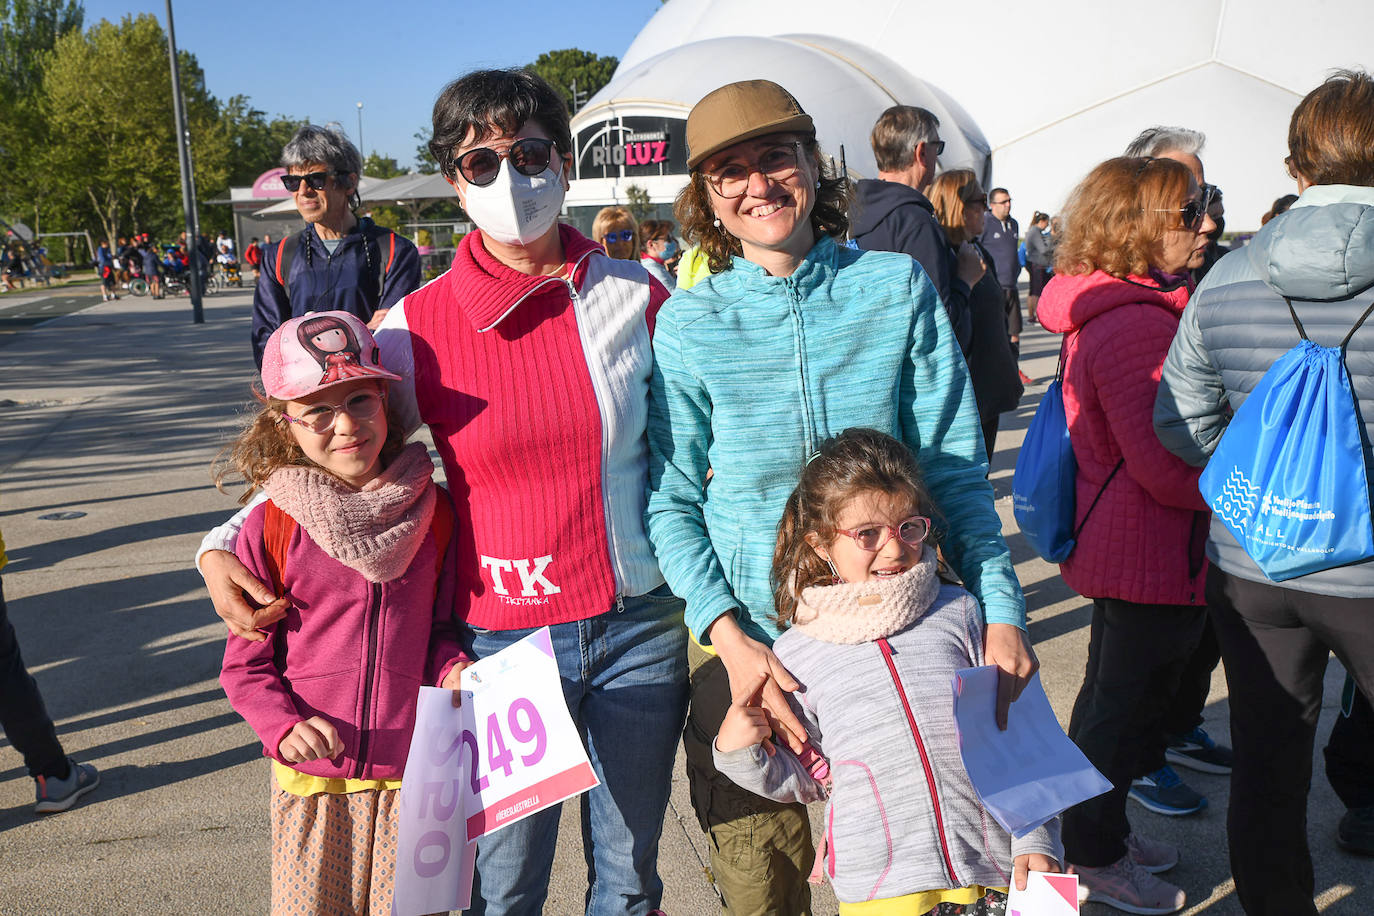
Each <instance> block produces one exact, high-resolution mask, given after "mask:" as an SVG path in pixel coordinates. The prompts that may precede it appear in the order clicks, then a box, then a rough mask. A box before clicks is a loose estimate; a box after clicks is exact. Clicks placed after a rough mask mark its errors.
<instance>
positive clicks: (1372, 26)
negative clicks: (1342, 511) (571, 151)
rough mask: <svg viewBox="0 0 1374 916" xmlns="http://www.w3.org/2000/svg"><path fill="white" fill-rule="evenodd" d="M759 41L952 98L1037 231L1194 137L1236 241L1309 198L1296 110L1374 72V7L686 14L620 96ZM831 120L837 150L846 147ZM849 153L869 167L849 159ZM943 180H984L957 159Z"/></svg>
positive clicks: (810, 7) (869, 0)
mask: <svg viewBox="0 0 1374 916" xmlns="http://www.w3.org/2000/svg"><path fill="white" fill-rule="evenodd" d="M744 31H747V32H748V33H749V34H750V35H764V36H767V35H795V34H796V33H825V34H826V35H828V36H831V38H830V39H827V41H836V40H838V41H843V42H847V43H850V45H851V47H856V48H858V49H860V51H858V52H856V53H855V55H854V62H855V65H856V66H857V67H860V68H866V67H867V66H868V64H869V61H870V58H869V57H867V56H866V54H865V51H866V52H867V54H872V55H874V56H873V57H872V58H871V59H872V60H881V61H883V62H884V63H887V62H891V63H894V64H895V65H896V66H897V67H899V68H901V69H903V70H905V71H906V72H907V73H908V74H910V76H911V78H912V79H916V78H919V79H921V80H924V81H927V82H928V83H929V84H933V85H936V86H941V87H943V88H944V89H945V90H946V91H948V92H949V93H951V94H953V95H954V96H956V97H957V98H958V100H959V103H960V104H961V105H962V106H963V110H964V111H966V112H967V113H968V115H970V116H971V118H972V121H973V122H974V123H976V126H977V128H981V131H982V133H983V134H984V135H985V136H986V137H987V138H988V140H989V141H990V142H991V148H992V157H993V168H992V170H993V174H992V180H993V181H994V183H996V184H1001V185H1005V186H1007V187H1008V188H1010V189H1011V191H1012V196H1013V198H1014V199H1015V206H1014V213H1015V215H1016V216H1017V217H1018V218H1019V219H1020V220H1021V221H1022V223H1023V224H1024V223H1025V222H1026V220H1027V219H1028V218H1029V216H1030V214H1031V211H1032V210H1035V209H1039V210H1047V211H1055V210H1058V209H1059V207H1060V206H1061V205H1062V204H1063V201H1064V198H1065V197H1066V196H1067V194H1068V192H1069V191H1070V190H1071V189H1072V187H1073V185H1074V184H1076V183H1077V181H1078V180H1079V179H1080V178H1081V177H1082V176H1083V175H1084V174H1085V173H1086V172H1087V171H1088V170H1089V169H1090V168H1091V167H1092V166H1093V165H1095V164H1096V163H1097V162H1100V161H1101V160H1103V159H1106V158H1108V157H1110V156H1114V155H1120V153H1121V152H1122V150H1123V149H1124V147H1125V146H1126V144H1127V143H1128V142H1129V141H1130V140H1131V138H1132V137H1134V136H1135V135H1136V134H1137V133H1138V132H1139V131H1140V130H1141V129H1142V128H1145V127H1148V126H1151V125H1155V124H1170V125H1173V124H1176V125H1182V126H1185V127H1191V128H1194V129H1197V130H1201V131H1203V132H1205V133H1206V134H1207V146H1206V148H1205V149H1204V151H1203V161H1204V163H1205V165H1206V169H1207V178H1208V180H1209V181H1212V182H1214V183H1216V184H1218V185H1220V186H1221V187H1222V188H1223V190H1224V191H1225V192H1226V205H1227V222H1228V226H1229V227H1230V228H1254V227H1255V226H1257V225H1258V223H1259V217H1260V214H1262V213H1263V212H1264V211H1265V210H1267V209H1268V208H1269V205H1270V204H1271V203H1272V202H1273V199H1274V198H1275V197H1278V196H1279V195H1281V194H1285V193H1289V192H1292V191H1295V190H1296V188H1294V186H1293V183H1292V181H1291V180H1289V179H1288V178H1287V176H1286V175H1285V174H1284V171H1283V165H1282V160H1283V157H1284V156H1285V155H1286V154H1287V132H1288V119H1289V116H1290V115H1291V114H1292V110H1293V107H1294V105H1296V104H1297V102H1298V101H1299V99H1301V98H1302V96H1303V95H1305V94H1306V93H1307V92H1308V91H1309V90H1310V89H1312V87H1314V86H1316V85H1317V84H1318V83H1319V82H1321V80H1322V79H1324V78H1325V77H1326V75H1327V73H1328V72H1329V71H1330V70H1331V69H1333V68H1337V67H1359V66H1363V67H1366V68H1368V67H1370V65H1371V63H1374V61H1371V57H1374V52H1371V50H1370V45H1369V38H1368V36H1369V35H1370V34H1371V32H1372V31H1374V3H1370V2H1369V0H1313V2H1312V3H1310V4H1308V5H1307V6H1306V7H1303V8H1302V9H1301V11H1299V8H1297V7H1294V6H1293V5H1292V4H1291V3H1287V2H1279V0H1245V2H1236V0H1155V2H1153V3H1151V4H1149V5H1148V6H1146V7H1129V8H1128V7H1122V6H1119V5H1117V4H1112V3H1102V2H1100V0H1048V2H1045V3H1026V2H1024V0H986V2H984V3H982V4H980V5H979V6H978V7H977V9H976V12H974V11H973V10H972V9H971V8H970V7H968V6H966V5H961V4H935V3H926V2H912V0H849V2H847V3H845V4H844V6H843V8H842V9H841V10H837V8H836V7H835V5H834V4H833V3H828V2H821V0H792V2H790V3H788V4H786V5H782V6H780V5H779V4H777V3H776V2H771V0H670V2H669V3H667V4H666V5H665V6H664V7H663V8H662V9H661V10H659V12H658V13H656V14H655V15H654V17H653V19H651V20H650V21H649V23H648V25H646V26H645V27H644V29H643V30H642V31H641V32H640V33H639V35H638V37H637V38H636V39H635V41H634V42H633V43H632V44H631V45H630V47H629V49H628V50H627V51H626V52H625V54H624V56H623V57H622V59H621V63H620V69H619V70H617V71H616V78H617V79H619V78H620V77H621V75H626V74H630V73H632V72H634V71H635V70H636V69H637V68H639V67H641V66H642V65H644V64H646V63H648V62H651V61H653V60H658V59H662V57H663V55H664V54H665V52H669V51H671V50H673V49H675V48H682V47H684V46H690V45H691V44H692V43H694V42H701V41H704V40H708V39H718V38H721V37H724V36H729V35H736V34H739V33H740V32H744ZM748 63H749V69H750V75H751V76H767V77H769V78H772V79H775V80H777V81H778V82H780V83H782V84H783V85H785V86H788V85H789V84H788V82H787V76H788V72H787V71H785V70H781V69H778V67H779V65H778V64H777V63H776V62H775V61H774V60H773V59H769V58H755V59H753V60H751V61H749V62H748ZM742 65H743V64H742V62H732V61H728V60H722V59H715V60H712V61H711V62H710V64H709V65H708V66H706V67H704V68H703V73H704V74H705V75H706V76H705V79H706V81H708V82H714V83H715V85H720V84H722V83H726V82H729V81H730V80H731V79H737V78H740V77H737V76H734V75H733V74H732V72H731V71H732V70H733V69H738V68H739V67H741V66H742ZM612 85H614V81H613V83H612ZM608 88H609V87H608ZM789 88H791V87H790V86H789ZM794 92H795V93H796V94H797V96H798V98H799V100H800V101H801V102H802V105H803V107H807V99H806V98H805V97H803V95H802V93H801V92H798V91H796V90H794ZM651 94H654V93H651ZM899 101H901V102H903V103H907V104H915V105H923V104H924V103H923V102H922V101H920V100H919V99H917V98H913V97H902V98H899ZM841 107H842V106H841ZM808 110H809V108H808ZM827 113H828V112H827ZM813 115H817V117H816V120H817V126H818V128H819V129H820V130H821V131H822V134H823V135H824V134H825V132H827V131H831V132H833V131H835V130H836V128H834V127H829V126H827V125H826V124H825V122H824V120H823V118H824V117H825V116H826V114H820V113H817V112H813ZM855 116H856V117H857V115H855ZM870 123H871V122H870ZM846 152H847V153H848V154H849V158H850V161H851V162H854V161H855V153H854V152H853V150H852V147H851V145H850V142H849V141H846ZM941 162H942V165H943V166H945V167H951V166H954V165H962V164H966V163H960V162H957V161H955V160H951V159H950V157H949V154H948V153H947V154H946V156H945V157H944V158H942V160H941Z"/></svg>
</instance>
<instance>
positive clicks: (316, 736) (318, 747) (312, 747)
mask: <svg viewBox="0 0 1374 916" xmlns="http://www.w3.org/2000/svg"><path fill="white" fill-rule="evenodd" d="M343 749H344V747H343V742H342V741H340V740H339V730H338V729H336V728H335V727H334V723H332V722H330V721H329V720H328V719H325V718H323V717H321V716H311V717H310V718H308V719H306V720H305V721H303V722H297V723H296V725H295V727H293V728H292V729H291V731H289V732H287V733H286V737H285V738H283V739H281V744H279V745H277V753H278V754H280V755H281V758H282V759H283V760H285V761H286V762H287V763H305V762H306V761H308V760H323V759H325V758H329V759H333V758H334V757H337V756H339V755H340V754H342V753H343Z"/></svg>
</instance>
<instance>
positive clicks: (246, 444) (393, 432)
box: [211, 382, 406, 504]
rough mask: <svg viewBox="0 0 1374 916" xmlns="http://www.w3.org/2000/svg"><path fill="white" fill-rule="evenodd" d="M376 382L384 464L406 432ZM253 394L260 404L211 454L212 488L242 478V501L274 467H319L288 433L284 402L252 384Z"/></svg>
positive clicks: (401, 446)
mask: <svg viewBox="0 0 1374 916" xmlns="http://www.w3.org/2000/svg"><path fill="white" fill-rule="evenodd" d="M376 385H377V388H378V390H380V391H381V393H382V398H383V403H384V410H385V416H386V441H385V442H383V443H382V451H381V457H380V458H379V459H378V460H379V461H380V462H381V464H382V467H386V466H387V465H389V464H390V463H391V462H392V460H393V459H395V457H396V456H397V455H399V454H400V453H401V451H402V449H404V448H405V447H406V433H405V426H404V424H402V422H401V419H400V417H399V416H398V415H397V413H396V411H395V408H393V407H392V404H391V399H390V398H388V397H386V393H387V387H386V384H385V383H384V382H376ZM253 397H254V399H255V400H256V401H257V402H258V404H259V405H260V406H259V409H258V412H257V413H255V414H253V415H252V416H251V417H250V418H249V419H248V421H247V422H246V423H245V424H244V427H243V430H242V431H241V432H240V433H239V434H238V437H237V438H236V439H235V440H234V441H233V442H232V443H230V444H229V445H227V446H225V447H224V448H223V449H222V450H221V451H220V453H219V454H218V455H216V456H215V460H214V463H213V464H212V465H211V476H212V477H213V479H214V481H215V488H216V489H217V490H219V491H220V492H221V493H223V492H225V487H224V484H225V481H226V480H229V479H230V478H234V477H237V478H241V479H242V480H243V482H244V483H245V484H246V486H247V489H245V490H244V491H243V493H242V494H241V495H240V496H239V502H240V503H243V504H246V503H247V502H248V501H249V500H250V499H252V498H253V494H254V493H256V492H257V491H258V490H259V489H261V487H262V485H263V484H264V483H266V482H267V478H269V477H271V476H272V473H273V472H274V471H276V470H277V469H278V468H284V467H306V468H313V467H319V465H317V464H315V462H313V461H311V460H310V459H309V458H307V457H306V456H305V452H303V451H302V450H301V447H300V446H299V445H297V444H296V438H295V436H292V435H291V429H290V424H289V423H287V422H286V420H284V419H283V416H284V415H285V414H286V405H287V402H286V401H283V400H282V399H281V398H274V397H269V396H268V395H266V394H264V393H263V392H262V390H261V389H260V388H258V387H257V386H256V385H255V386H254V387H253Z"/></svg>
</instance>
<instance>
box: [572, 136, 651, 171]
mask: <svg viewBox="0 0 1374 916" xmlns="http://www.w3.org/2000/svg"><path fill="white" fill-rule="evenodd" d="M591 153H592V166H593V167H595V166H607V165H656V164H658V163H660V162H667V161H668V137H667V135H666V134H663V133H661V132H660V133H645V134H641V133H632V134H630V135H629V137H628V139H626V140H625V142H624V143H622V144H620V145H618V146H594V147H592V150H591Z"/></svg>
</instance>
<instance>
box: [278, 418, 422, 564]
mask: <svg viewBox="0 0 1374 916" xmlns="http://www.w3.org/2000/svg"><path fill="white" fill-rule="evenodd" d="M433 477H434V462H433V461H431V460H430V457H429V452H428V451H427V450H426V449H425V446H424V444H423V443H420V442H412V443H411V444H410V445H408V446H406V448H405V450H404V451H402V452H401V454H399V455H397V456H396V459H395V460H394V461H392V462H391V465H390V466H389V467H388V468H387V469H386V470H384V471H382V473H381V475H380V476H378V477H377V479H376V480H373V481H371V482H370V483H368V484H365V485H364V486H363V488H362V489H361V490H355V489H353V488H352V487H350V486H349V485H348V484H346V483H344V482H343V481H342V480H340V479H339V478H337V477H335V476H334V475H332V474H329V473H327V472H326V471H324V470H322V469H320V468H317V467H295V466H293V467H284V468H278V469H277V470H276V471H274V472H272V476H271V477H269V478H268V479H267V483H265V484H264V485H263V490H264V491H265V492H266V493H267V495H268V496H269V497H271V499H272V501H273V502H274V503H276V504H277V507H278V508H279V509H281V510H282V511H283V512H285V513H286V514H287V515H289V516H291V517H292V518H293V519H295V520H296V523H297V524H299V525H300V526H301V527H302V528H304V529H305V532H306V534H308V535H310V539H311V540H312V541H314V542H315V544H316V545H318V546H319V548H320V549H321V550H323V551H324V552H325V553H327V554H329V556H331V557H333V558H334V559H336V560H338V561H339V562H340V563H342V564H344V565H345V566H347V567H349V568H350V569H354V570H357V571H358V572H359V573H361V574H362V575H363V577H364V578H366V579H367V580H368V581H369V582H390V581H391V580H392V579H395V578H396V577H397V576H399V575H400V574H401V573H403V572H405V571H406V570H407V569H408V568H409V567H410V563H411V561H412V560H414V559H415V554H416V552H417V551H418V550H419V549H420V544H421V543H422V542H423V541H424V539H425V534H426V532H428V531H429V523H430V520H431V519H432V518H433V517H434V501H435V498H436V492H435V488H434V483H433Z"/></svg>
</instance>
